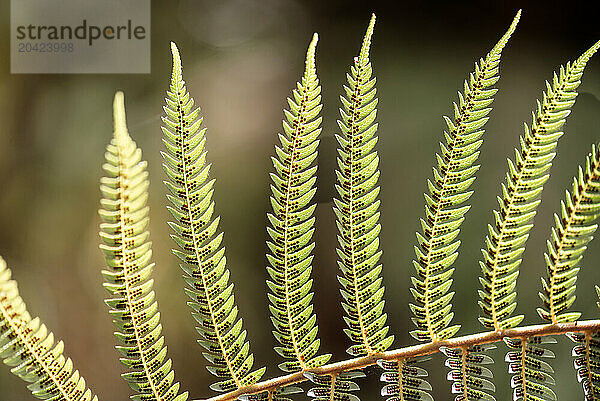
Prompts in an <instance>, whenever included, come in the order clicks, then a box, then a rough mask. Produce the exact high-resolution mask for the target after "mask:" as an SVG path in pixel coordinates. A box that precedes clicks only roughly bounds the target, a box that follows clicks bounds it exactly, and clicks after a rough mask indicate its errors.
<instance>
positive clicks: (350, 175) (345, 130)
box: [333, 14, 394, 356]
mask: <svg viewBox="0 0 600 401" xmlns="http://www.w3.org/2000/svg"><path fill="white" fill-rule="evenodd" d="M374 27H375V14H373V15H372V17H371V21H370V23H369V26H368V28H367V32H366V34H365V37H364V39H363V43H362V47H361V50H360V54H359V56H358V57H355V58H354V65H353V66H352V67H351V68H350V73H349V74H346V77H347V81H348V86H344V92H345V95H341V96H340V100H341V103H342V108H340V114H341V120H338V125H339V127H340V130H341V133H340V135H336V138H337V141H338V145H339V146H338V150H337V151H338V157H337V163H338V168H337V169H336V175H337V183H336V186H335V188H336V190H337V193H338V195H339V199H337V198H334V200H333V201H334V208H333V211H334V212H335V216H336V225H337V227H338V231H339V235H338V243H339V248H338V249H337V254H338V266H339V267H340V270H341V273H342V274H341V276H339V277H338V280H339V282H340V284H341V285H342V289H341V293H342V297H343V302H342V306H343V308H344V311H345V316H344V320H345V321H346V325H347V326H348V328H346V329H344V332H345V333H346V335H348V337H349V338H350V340H351V341H352V342H353V343H354V345H352V346H351V347H350V348H348V350H347V352H348V353H349V354H350V355H353V356H359V355H371V354H374V353H377V352H382V351H385V350H386V349H388V348H389V346H390V345H391V344H392V342H393V341H394V336H388V335H387V334H388V331H389V327H388V326H387V325H386V320H387V314H385V313H383V307H384V304H385V301H384V300H383V293H384V286H383V284H382V282H383V278H381V277H380V275H381V270H382V266H381V264H378V262H379V259H380V258H381V254H382V251H381V250H379V232H380V231H381V224H379V215H380V212H379V211H378V209H379V205H380V203H381V202H380V201H379V199H378V196H379V186H378V185H377V184H378V180H379V156H378V154H377V151H376V150H373V149H374V147H375V145H376V143H377V140H378V137H377V127H378V123H377V122H376V117H377V103H378V99H377V97H376V94H377V89H376V88H375V81H376V79H375V77H374V76H373V67H372V66H371V61H370V60H369V50H370V47H371V37H372V36H373V29H374Z"/></svg>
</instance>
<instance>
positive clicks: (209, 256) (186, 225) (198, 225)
mask: <svg viewBox="0 0 600 401" xmlns="http://www.w3.org/2000/svg"><path fill="white" fill-rule="evenodd" d="M171 50H172V53H173V73H172V75H171V85H170V89H169V91H167V97H166V98H165V101H166V106H165V107H164V111H165V113H166V117H163V123H164V125H163V127H162V131H163V134H164V136H163V142H164V144H165V148H166V152H162V155H163V158H164V160H165V163H164V164H163V167H164V169H165V172H166V174H167V176H168V178H169V180H168V181H165V185H166V186H167V188H168V189H169V191H170V194H168V195H167V197H168V198H169V201H170V202H171V205H172V206H167V208H168V210H169V211H170V212H171V214H172V215H173V218H174V221H172V222H170V223H169V225H170V226H171V228H172V229H173V231H174V232H175V234H172V235H171V237H172V238H173V240H174V241H175V243H176V244H177V246H178V248H177V249H173V253H174V254H175V255H176V256H177V257H178V258H179V259H181V268H182V269H183V271H184V273H185V274H184V280H185V281H186V283H187V284H188V288H186V293H187V294H188V295H189V297H190V298H191V299H192V301H191V302H189V305H190V307H191V308H192V310H193V312H192V315H193V316H194V319H195V320H196V321H197V322H198V324H199V325H198V326H197V327H196V329H197V331H198V333H199V334H200V339H199V340H198V343H200V345H202V346H203V347H204V348H205V349H206V352H204V353H203V354H204V356H205V358H206V359H207V360H208V362H209V363H210V366H208V367H207V369H208V370H209V371H210V372H211V373H212V374H214V375H215V376H217V377H218V378H220V379H222V380H221V381H220V382H218V383H215V384H213V385H211V388H212V389H213V390H216V391H231V390H235V389H238V388H241V387H244V386H247V385H250V384H253V383H255V382H257V381H258V380H259V379H260V378H261V377H262V376H263V374H264V372H265V368H261V369H259V370H255V371H252V365H253V364H254V357H253V355H252V354H251V353H250V351H249V349H250V345H249V343H248V341H246V331H245V330H243V329H242V319H241V318H238V308H237V306H236V305H235V300H234V295H233V284H229V270H228V269H227V267H226V259H225V248H224V247H223V246H222V241H223V233H220V234H217V232H218V225H219V217H214V216H213V214H214V208H215V204H214V201H213V200H212V195H213V185H214V179H213V180H211V179H210V178H209V170H210V165H209V164H207V163H206V151H205V142H206V136H205V134H206V129H203V128H201V126H202V118H201V117H200V115H199V113H200V110H199V108H194V100H193V99H192V98H191V97H190V94H189V93H188V91H187V89H186V87H185V82H184V81H183V76H182V68H181V59H180V58H179V51H178V49H177V46H175V44H174V43H171Z"/></svg>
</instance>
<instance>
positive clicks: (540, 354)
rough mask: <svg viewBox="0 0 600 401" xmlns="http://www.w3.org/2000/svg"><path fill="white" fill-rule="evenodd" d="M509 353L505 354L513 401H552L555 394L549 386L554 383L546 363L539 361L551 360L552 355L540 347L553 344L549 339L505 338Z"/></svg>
mask: <svg viewBox="0 0 600 401" xmlns="http://www.w3.org/2000/svg"><path fill="white" fill-rule="evenodd" d="M504 342H505V343H506V345H508V347H509V348H511V349H513V350H514V351H510V352H508V353H507V354H506V362H508V372H509V373H511V374H512V375H513V376H512V379H511V381H510V385H511V387H512V388H513V401H520V400H523V401H529V400H530V401H546V400H556V394H555V393H554V391H552V390H551V389H550V387H549V386H551V385H554V384H556V381H555V380H554V378H553V377H552V373H554V370H553V369H552V367H551V366H550V364H549V363H548V362H546V361H544V360H542V359H540V358H546V359H547V358H554V353H553V352H552V351H549V350H547V349H545V348H544V346H543V345H542V344H554V343H556V340H555V339H554V338H552V337H530V338H523V339H514V338H511V339H505V340H504Z"/></svg>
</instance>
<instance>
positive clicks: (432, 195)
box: [410, 11, 521, 342]
mask: <svg viewBox="0 0 600 401" xmlns="http://www.w3.org/2000/svg"><path fill="white" fill-rule="evenodd" d="M520 16H521V11H519V12H518V13H517V15H516V16H515V18H514V20H513V21H512V24H511V25H510V28H509V29H508V31H507V32H506V33H505V34H504V36H502V38H501V39H500V40H499V41H498V43H497V44H496V45H495V46H494V47H493V48H492V50H491V51H490V52H489V53H488V54H487V56H486V57H485V59H480V61H479V62H478V63H476V64H475V71H474V72H473V73H471V74H470V75H469V78H468V79H467V80H466V81H465V83H464V94H461V93H459V101H458V104H456V103H454V119H450V118H449V117H444V119H445V120H446V124H447V126H448V131H444V137H445V140H446V142H445V143H440V148H441V153H439V154H436V159H437V168H434V169H433V179H432V180H428V181H427V186H428V188H429V194H425V201H426V207H425V217H424V218H423V219H421V232H417V240H418V245H417V246H415V254H416V260H414V261H413V264H414V266H415V269H416V273H417V274H416V276H414V277H412V284H413V288H411V292H412V294H413V297H414V299H415V301H416V304H410V308H411V310H412V312H413V314H414V318H413V319H412V320H413V322H414V323H415V325H416V326H417V329H416V330H413V331H412V332H411V335H412V336H413V337H414V338H415V339H417V340H419V341H432V342H436V341H439V340H443V339H446V338H450V337H453V336H454V335H455V334H456V332H457V331H458V330H459V328H460V326H459V325H452V326H451V325H450V324H451V322H452V319H453V317H454V312H452V304H451V301H452V298H453V296H454V292H449V290H450V287H451V285H452V274H453V273H454V268H453V267H452V265H453V264H454V261H455V260H456V258H457V257H458V248H459V246H460V241H459V240H457V237H458V235H459V232H460V225H461V224H462V222H463V221H464V219H465V217H464V216H465V214H466V213H467V211H468V210H469V208H470V206H469V205H463V204H464V203H465V202H466V201H467V200H468V199H469V198H470V197H471V195H472V194H473V191H469V188H470V186H471V185H472V184H473V181H475V177H474V174H475V172H476V171H477V170H478V169H479V166H478V165H475V162H476V161H477V158H478V157H479V148H480V146H481V144H482V143H483V139H482V137H483V134H484V129H483V128H484V126H485V124H486V123H487V121H488V119H489V117H487V116H488V114H489V113H490V111H491V110H492V109H491V107H489V106H490V105H491V104H492V102H493V100H494V98H493V96H494V95H495V93H496V92H497V89H493V85H494V84H495V83H496V82H498V80H499V79H500V77H499V75H498V72H499V64H500V58H501V56H502V50H503V49H504V47H505V45H506V43H507V42H508V40H509V39H510V36H511V35H512V33H513V32H514V30H515V28H516V26H517V23H518V22H519V18H520Z"/></svg>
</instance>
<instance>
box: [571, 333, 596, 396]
mask: <svg viewBox="0 0 600 401" xmlns="http://www.w3.org/2000/svg"><path fill="white" fill-rule="evenodd" d="M567 337H569V338H570V339H571V340H572V341H573V342H574V343H576V344H577V345H575V346H574V347H573V352H572V355H573V361H574V365H575V370H576V371H577V381H579V382H580V383H581V385H582V387H583V394H584V398H585V400H586V401H598V400H600V332H595V333H568V334H567Z"/></svg>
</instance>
